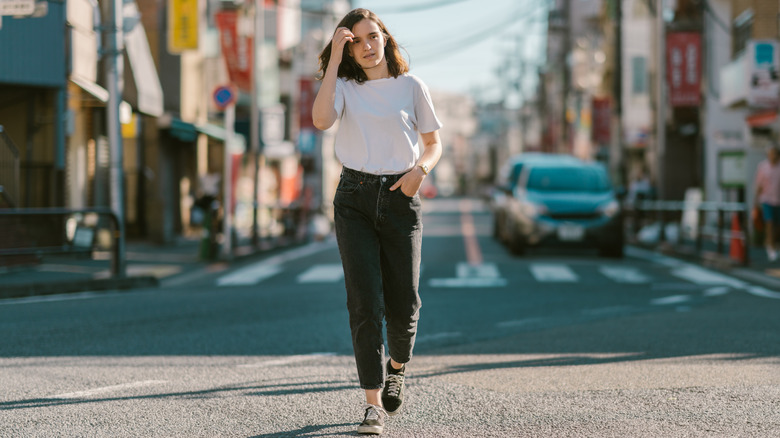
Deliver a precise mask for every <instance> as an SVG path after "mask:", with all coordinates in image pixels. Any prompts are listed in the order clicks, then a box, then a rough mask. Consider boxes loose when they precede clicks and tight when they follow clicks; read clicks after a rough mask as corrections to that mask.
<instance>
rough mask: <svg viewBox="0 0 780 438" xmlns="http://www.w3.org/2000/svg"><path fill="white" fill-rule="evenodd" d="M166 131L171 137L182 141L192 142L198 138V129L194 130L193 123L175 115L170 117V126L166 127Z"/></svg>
mask: <svg viewBox="0 0 780 438" xmlns="http://www.w3.org/2000/svg"><path fill="white" fill-rule="evenodd" d="M168 132H169V133H170V134H171V136H172V137H175V138H177V139H179V140H181V141H184V142H192V141H195V140H197V139H198V131H197V130H195V125H193V124H192V123H187V122H185V121H183V120H181V119H179V118H177V117H174V118H173V119H171V126H169V127H168Z"/></svg>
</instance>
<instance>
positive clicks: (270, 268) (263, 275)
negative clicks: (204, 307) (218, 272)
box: [217, 263, 282, 286]
mask: <svg viewBox="0 0 780 438" xmlns="http://www.w3.org/2000/svg"><path fill="white" fill-rule="evenodd" d="M280 272H282V267H281V266H279V265H267V264H265V263H258V264H254V265H250V266H245V267H243V268H241V269H239V270H237V271H234V272H231V273H230V274H227V275H223V276H221V277H219V278H218V279H217V286H245V285H251V284H257V283H259V282H261V281H263V280H265V279H267V278H270V277H273V276H274V275H276V274H278V273H280Z"/></svg>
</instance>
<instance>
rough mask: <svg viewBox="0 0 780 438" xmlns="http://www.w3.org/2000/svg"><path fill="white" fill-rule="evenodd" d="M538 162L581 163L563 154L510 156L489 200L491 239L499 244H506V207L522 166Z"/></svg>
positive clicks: (539, 153) (501, 170)
mask: <svg viewBox="0 0 780 438" xmlns="http://www.w3.org/2000/svg"><path fill="white" fill-rule="evenodd" d="M539 161H545V162H548V161H549V162H552V163H582V161H581V160H580V159H578V158H575V157H573V156H571V155H565V154H548V153H542V152H524V153H522V154H517V155H514V156H512V157H511V158H510V159H509V160H507V161H506V162H505V163H504V165H503V166H501V169H500V171H499V173H498V177H497V178H496V186H495V188H494V190H493V193H492V195H491V199H490V207H491V210H492V211H493V237H495V238H496V239H498V240H499V241H501V242H504V243H506V242H507V241H508V239H509V237H510V236H509V235H508V234H507V228H506V224H507V215H506V212H507V207H508V206H509V205H510V203H511V198H512V194H513V193H514V190H515V187H517V182H518V180H519V178H520V173H521V172H522V171H523V166H524V165H525V164H527V163H535V162H539Z"/></svg>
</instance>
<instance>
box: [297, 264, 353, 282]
mask: <svg viewBox="0 0 780 438" xmlns="http://www.w3.org/2000/svg"><path fill="white" fill-rule="evenodd" d="M342 278H344V268H342V267H341V264H327V265H314V266H312V267H311V268H309V269H308V270H306V272H304V273H303V274H301V275H299V276H298V283H333V282H336V281H339V280H341V279H342Z"/></svg>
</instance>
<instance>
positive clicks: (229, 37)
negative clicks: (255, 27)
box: [214, 11, 254, 91]
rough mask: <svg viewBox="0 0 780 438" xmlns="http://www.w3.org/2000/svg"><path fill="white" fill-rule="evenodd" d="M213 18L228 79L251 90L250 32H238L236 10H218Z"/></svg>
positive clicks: (242, 88)
mask: <svg viewBox="0 0 780 438" xmlns="http://www.w3.org/2000/svg"><path fill="white" fill-rule="evenodd" d="M214 18H215V19H216V21H217V27H218V28H219V42H220V45H221V47H222V56H223V57H224V58H225V63H226V64H227V70H228V75H229V76H230V81H231V82H232V83H234V84H235V85H236V86H237V87H238V88H239V89H241V90H243V91H251V89H252V62H253V59H254V57H253V56H252V35H251V33H246V32H239V16H238V14H237V13H236V11H220V12H217V13H216V14H215V15H214Z"/></svg>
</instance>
